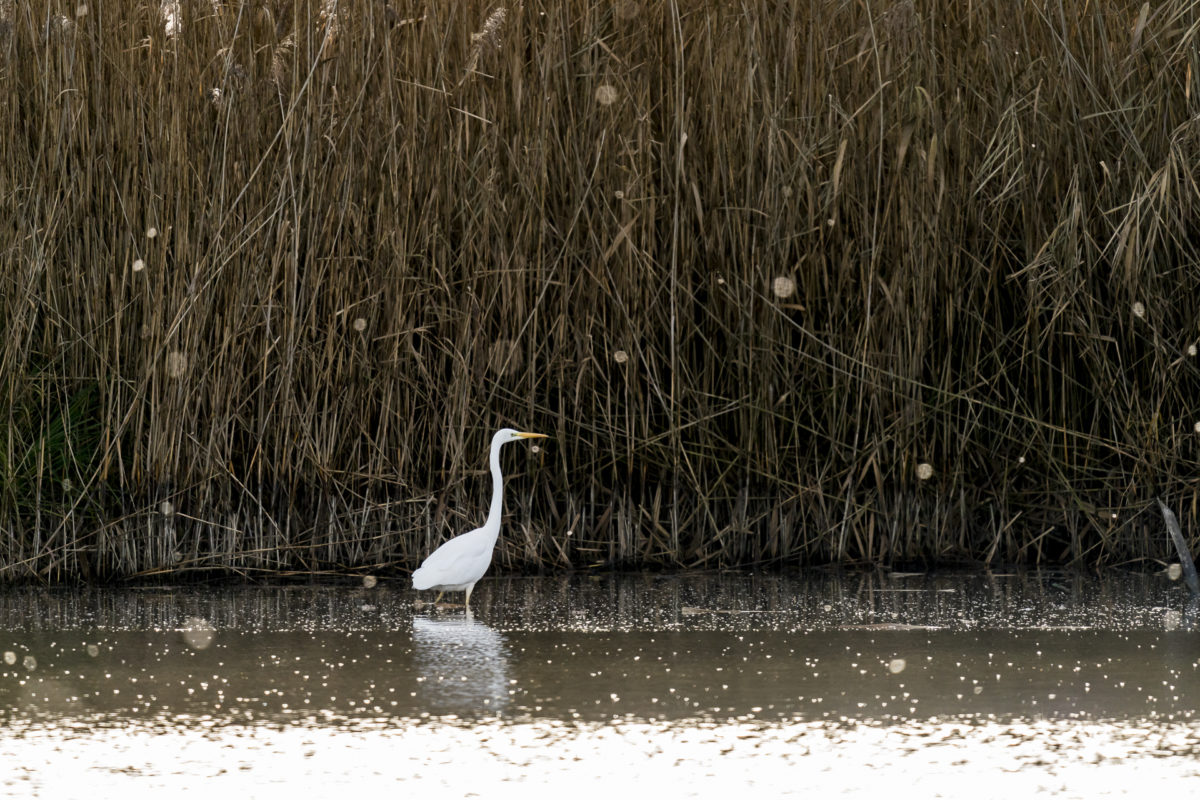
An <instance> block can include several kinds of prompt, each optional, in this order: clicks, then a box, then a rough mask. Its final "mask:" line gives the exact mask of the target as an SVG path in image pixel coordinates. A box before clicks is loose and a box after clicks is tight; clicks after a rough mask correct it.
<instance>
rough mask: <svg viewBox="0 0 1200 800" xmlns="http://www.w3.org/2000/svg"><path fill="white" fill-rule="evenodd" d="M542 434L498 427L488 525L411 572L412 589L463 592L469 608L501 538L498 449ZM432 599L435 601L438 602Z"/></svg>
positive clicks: (501, 477)
mask: <svg viewBox="0 0 1200 800" xmlns="http://www.w3.org/2000/svg"><path fill="white" fill-rule="evenodd" d="M546 438H549V437H547V436H546V434H544V433H522V432H521V431H514V430H513V429H512V428H501V429H500V430H498V431H496V435H495V436H493V437H492V450H491V453H490V454H489V456H488V461H489V463H490V464H491V467H492V505H491V507H490V508H489V509H488V516H487V522H485V523H483V527H482V528H476V529H475V530H473V531H470V532H469V533H464V534H462V535H461V536H455V537H454V538H453V539H451V540H450V541H448V542H446V543H445V544H443V545H442V546H441V547H439V548H438V549H437V550H434V551H433V552H432V553H430V554H429V557H428V558H426V559H425V561H424V562H423V563H422V564H421V566H420V568H418V569H417V571H416V572H414V573H413V576H412V580H413V588H414V589H417V590H425V589H437V590H438V596H437V600H440V599H441V598H442V592H466V593H467V596H466V599H465V600H464V601H463V605H464V606H466V608H467V610H468V611H470V609H471V590H472V589H474V588H475V584H476V583H477V582H478V581H479V579H480V578H482V577H483V573H485V572H487V568H488V566H489V565H490V564H491V563H492V550H493V549H495V547H496V539H497V538H499V536H500V516H501V514H502V513H503V506H504V475H503V473H501V472H500V448H501V447H503V446H504V445H505V444H506V443H508V442H515V441H517V440H518V439H546ZM437 600H435V601H434V602H437Z"/></svg>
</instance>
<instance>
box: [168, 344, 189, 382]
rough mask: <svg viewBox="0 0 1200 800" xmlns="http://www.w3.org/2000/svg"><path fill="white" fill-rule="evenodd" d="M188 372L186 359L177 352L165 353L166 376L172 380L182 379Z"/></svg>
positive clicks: (182, 354)
mask: <svg viewBox="0 0 1200 800" xmlns="http://www.w3.org/2000/svg"><path fill="white" fill-rule="evenodd" d="M187 371H188V357H187V355H185V354H184V353H181V352H179V351H178V350H172V351H171V352H169V353H167V374H168V375H170V376H171V377H172V378H182V377H183V376H184V375H185V374H187Z"/></svg>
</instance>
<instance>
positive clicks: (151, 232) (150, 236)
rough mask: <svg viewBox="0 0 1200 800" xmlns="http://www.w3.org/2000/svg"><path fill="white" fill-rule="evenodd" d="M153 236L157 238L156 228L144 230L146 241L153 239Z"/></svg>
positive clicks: (151, 227)
mask: <svg viewBox="0 0 1200 800" xmlns="http://www.w3.org/2000/svg"><path fill="white" fill-rule="evenodd" d="M155 236H158V228H155V227H154V226H153V225H151V226H150V227H149V228H146V238H147V239H153V238H154V237H155Z"/></svg>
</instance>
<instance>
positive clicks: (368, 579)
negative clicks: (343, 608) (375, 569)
mask: <svg viewBox="0 0 1200 800" xmlns="http://www.w3.org/2000/svg"><path fill="white" fill-rule="evenodd" d="M378 583H379V579H378V578H376V577H375V576H374V575H363V579H362V585H363V588H364V589H374V588H375V585H376V584H378Z"/></svg>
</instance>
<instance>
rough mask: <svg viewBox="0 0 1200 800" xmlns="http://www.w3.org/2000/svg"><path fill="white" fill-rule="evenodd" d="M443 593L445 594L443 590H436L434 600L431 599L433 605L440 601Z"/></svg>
mask: <svg viewBox="0 0 1200 800" xmlns="http://www.w3.org/2000/svg"><path fill="white" fill-rule="evenodd" d="M444 594H445V592H438V596H437V597H436V598H434V600H433V604H434V605H435V606H436V605H437V604H438V603H440V602H442V595H444Z"/></svg>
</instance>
